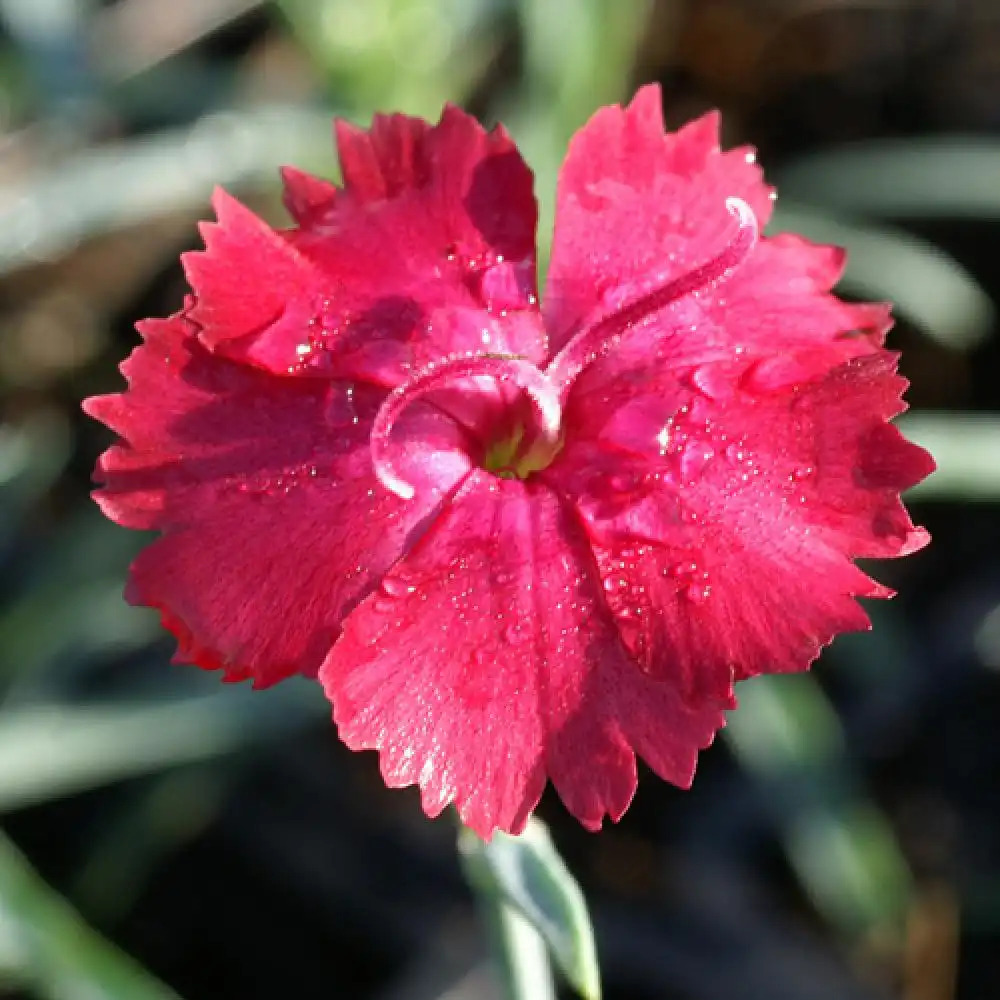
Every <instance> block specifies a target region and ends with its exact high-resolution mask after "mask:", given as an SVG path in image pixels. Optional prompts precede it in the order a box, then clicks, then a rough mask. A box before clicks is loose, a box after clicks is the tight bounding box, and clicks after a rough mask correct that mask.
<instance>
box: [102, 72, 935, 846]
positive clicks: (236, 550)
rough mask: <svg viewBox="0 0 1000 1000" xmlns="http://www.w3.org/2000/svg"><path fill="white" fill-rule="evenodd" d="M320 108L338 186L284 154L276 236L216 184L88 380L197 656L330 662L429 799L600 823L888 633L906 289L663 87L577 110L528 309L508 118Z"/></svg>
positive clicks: (351, 735)
mask: <svg viewBox="0 0 1000 1000" xmlns="http://www.w3.org/2000/svg"><path fill="white" fill-rule="evenodd" d="M336 131H337V143H338V147H339V152H340V161H341V167H342V170H343V187H341V188H337V187H334V185H332V184H330V183H328V182H327V181H324V180H320V179H318V178H315V177H312V176H309V175H307V174H304V173H302V172H299V171H297V170H292V169H288V170H286V171H285V172H284V183H285V203H286V205H287V208H288V210H289V212H290V213H291V215H292V216H293V218H294V220H295V223H296V224H295V226H294V227H293V228H291V229H288V230H284V231H275V230H273V229H271V228H270V227H268V226H267V225H266V224H265V223H264V222H262V221H261V220H260V219H259V218H257V217H256V216H255V215H253V214H252V213H251V212H250V211H249V210H248V209H246V208H245V207H243V206H242V205H241V204H239V203H238V202H237V201H235V200H234V199H233V198H231V197H230V196H229V195H227V194H225V193H224V192H221V191H220V192H218V193H217V194H216V196H215V200H214V207H215V211H216V214H217V217H218V221H217V222H215V223H213V224H207V225H205V226H204V229H203V236H204V240H205V244H206V249H205V251H204V252H198V253H191V254H188V255H186V256H185V258H184V267H185V270H186V273H187V277H188V280H189V282H190V285H191V288H192V294H191V295H190V296H189V297H188V299H187V301H186V303H185V305H184V307H183V309H182V310H181V311H180V312H179V313H177V314H176V315H174V316H172V317H170V318H168V319H162V320H147V321H145V322H144V323H141V324H140V325H139V330H140V332H141V334H142V337H143V339H144V343H143V345H142V346H140V347H138V348H137V349H136V350H135V352H134V353H133V354H132V356H131V357H130V358H129V359H128V360H127V361H126V362H125V363H124V365H123V366H122V371H123V373H124V374H125V376H126V377H127V379H128V383H129V385H128V389H127V391H125V392H123V393H121V394H119V395H112V396H103V397H98V398H95V399H91V400H89V401H88V403H87V404H86V407H87V411H88V412H89V413H91V414H92V415H94V416H95V417H97V418H99V419H100V420H102V421H104V422H105V423H106V424H108V425H109V426H110V427H111V428H112V429H113V430H114V431H116V432H117V433H118V434H119V435H120V437H121V439H122V440H121V442H120V443H118V444H116V445H115V446H114V447H112V448H111V449H110V450H109V451H107V452H106V453H105V454H104V455H103V456H102V457H101V459H100V461H99V464H98V470H97V476H98V479H99V481H100V482H101V483H102V486H101V488H100V489H99V490H98V491H97V492H96V498H97V502H98V503H99V504H100V505H101V507H102V509H103V510H104V511H105V513H106V514H107V515H108V516H109V517H111V518H112V519H113V520H115V521H117V522H118V523H119V524H122V525H125V526H127V527H130V528H143V529H150V528H151V529H156V530H158V531H160V532H161V533H162V537H161V538H159V539H158V540H157V541H156V542H154V543H153V544H152V545H150V546H149V547H148V548H147V549H145V550H144V551H143V552H142V553H141V554H140V556H139V557H138V559H137V560H136V561H135V563H134V565H133V566H132V570H131V576H130V580H129V583H128V588H127V597H128V599H129V600H130V601H132V602H134V603H136V604H143V605H149V606H152V607H155V608H158V609H159V610H160V612H161V614H162V617H163V621H164V624H165V625H166V626H167V627H168V628H169V629H170V630H171V631H173V632H174V634H175V635H176V636H177V638H178V640H179V646H178V652H177V657H176V658H177V659H179V660H181V661H187V662H193V663H196V664H198V665H200V666H202V667H205V668H210V669H219V670H222V671H223V672H224V676H225V678H226V679H227V680H243V679H247V678H250V679H252V680H253V682H254V683H255V684H256V685H258V686H261V687H263V686H266V685H269V684H272V683H274V682H276V681H278V680H281V679H282V678H284V677H287V676H289V675H292V674H305V675H308V676H318V677H319V680H320V681H321V682H322V685H323V687H324V689H325V691H326V693H327V695H328V696H329V698H330V700H331V702H332V703H333V708H334V718H335V721H336V724H337V727H338V730H339V734H340V736H341V738H342V739H343V740H344V741H345V742H346V743H347V744H348V746H350V747H352V748H354V749H361V748H375V749H377V750H378V752H379V754H380V760H381V768H382V773H383V775H384V777H385V780H386V782H387V784H389V785H391V786H394V787H395V786H403V785H408V784H413V783H416V784H418V785H419V786H420V790H421V794H422V799H423V806H424V809H425V810H426V811H427V813H428V814H430V815H436V814H437V813H439V812H440V811H441V810H442V809H443V808H444V807H445V806H446V805H447V804H448V803H451V802H453V803H454V804H455V805H456V807H457V809H458V812H459V814H460V815H461V818H462V819H463V821H464V822H465V823H466V824H467V825H469V826H470V827H472V828H473V829H474V830H476V831H477V832H479V833H480V834H483V835H487V836H488V835H489V834H490V833H491V831H493V830H494V829H496V828H500V829H503V830H508V831H513V832H517V831H518V830H520V829H521V828H522V827H523V825H524V823H525V822H526V820H527V817H528V816H529V814H530V813H531V811H532V809H533V808H534V807H535V805H536V804H537V802H538V799H539V797H540V796H541V794H542V791H543V789H544V787H545V784H546V781H547V780H551V782H552V783H553V785H554V786H555V789H556V791H557V792H558V793H559V795H560V797H561V798H562V800H563V802H564V803H565V804H566V806H567V807H568V808H569V810H570V811H571V812H572V813H574V814H575V815H576V816H577V817H578V818H579V820H580V821H581V822H582V823H583V824H584V825H585V826H586V827H588V828H591V829H596V828H598V827H599V826H600V825H601V822H602V820H603V817H604V816H605V815H609V816H610V817H611V818H612V819H618V818H619V817H620V816H621V815H622V813H623V812H624V811H625V809H626V808H627V806H628V804H629V802H630V800H631V798H632V795H633V793H634V791H635V787H636V756H637V755H638V756H639V757H641V758H643V759H644V760H645V761H646V762H647V764H649V766H650V767H651V768H652V769H653V770H654V771H655V772H656V773H657V774H658V775H660V776H661V777H662V778H664V779H666V780H667V781H670V782H673V783H674V784H676V785H679V786H687V785H688V784H689V783H690V782H691V779H692V777H693V773H694V767H695V759H696V756H697V752H698V750H699V749H702V748H704V747H706V746H708V744H709V743H711V741H712V739H713V736H714V734H715V732H716V731H717V730H718V728H719V727H720V726H721V725H722V724H723V720H724V715H723V712H724V710H726V709H729V708H732V707H734V706H735V700H734V695H733V685H734V682H735V681H739V680H742V679H744V678H747V677H751V676H754V675H756V674H761V673H768V672H781V671H798V670H804V669H805V668H806V667H807V666H808V665H809V664H810V662H811V661H812V660H813V659H814V658H815V657H816V655H817V654H818V652H819V650H820V648H821V647H822V646H823V645H824V644H826V643H828V642H829V641H830V640H831V639H832V637H833V636H834V635H835V634H837V633H839V632H841V631H845V630H854V629H862V628H865V627H867V625H868V620H867V618H866V616H865V614H864V612H863V611H862V609H861V608H860V606H859V605H858V603H857V602H856V600H855V598H856V597H858V596H861V597H885V596H888V594H889V592H888V591H887V590H886V589H885V588H883V587H882V586H880V585H879V584H877V583H875V582H873V581H872V580H871V579H870V578H869V577H868V576H866V575H865V574H864V573H863V572H862V571H861V570H860V569H858V568H857V567H856V566H855V565H854V563H853V562H852V560H853V559H854V558H855V557H859V556H863V557H871V556H876V557H888V556H899V555H904V554H906V553H909V552H913V551H914V550H915V549H918V548H920V547H921V546H922V545H924V544H925V542H926V541H927V535H926V533H925V532H924V531H922V530H921V529H919V528H915V527H914V526H913V524H912V523H911V521H910V519H909V517H908V516H907V514H906V512H905V510H904V508H903V506H902V504H901V502H900V499H899V493H900V491H901V490H903V489H905V488H906V487H909V486H911V485H913V484H914V483H916V482H918V481H919V480H920V479H922V478H923V477H924V476H926V475H927V474H928V472H929V471H930V470H931V469H932V462H931V460H930V458H929V456H928V455H927V454H926V453H925V452H924V451H922V450H921V449H920V448H918V447H916V446H914V445H913V444H910V443H908V442H907V441H905V440H904V439H903V438H902V437H901V435H900V434H899V433H898V431H897V430H896V429H895V428H894V427H893V426H891V425H890V424H889V422H888V421H889V418H891V417H892V416H894V415H895V414H897V413H899V412H900V411H901V410H902V409H903V404H902V402H901V393H902V390H903V388H904V387H905V382H904V380H903V379H902V378H901V377H899V376H898V375H897V374H896V373H895V366H896V356H895V355H893V354H890V353H888V352H886V351H885V350H883V349H882V346H881V345H882V342H883V339H884V335H885V333H886V331H887V330H888V328H889V326H890V322H891V321H890V316H889V309H888V307H887V306H885V305H881V304H848V303H845V302H842V301H840V300H838V299H837V298H835V297H834V296H833V295H832V294H831V293H830V289H831V288H832V286H833V285H834V283H835V282H836V280H837V278H838V276H839V275H840V273H841V270H842V266H843V259H844V255H843V253H842V251H840V250H838V249H835V248H832V247H826V246H817V245H814V244H811V243H808V242H806V241H805V240H803V239H800V238H798V237H795V236H790V235H781V236H776V237H774V238H765V237H762V236H761V235H760V229H761V228H762V227H763V226H764V225H765V224H766V223H767V221H768V217H769V215H770V213H771V207H772V198H773V195H772V191H771V189H770V188H769V187H767V186H766V185H765V184H764V182H763V180H762V177H761V173H760V171H759V169H758V167H757V166H756V165H755V162H754V156H753V154H752V152H751V151H750V150H748V149H746V148H743V149H735V150H732V151H730V152H725V153H724V152H721V151H720V148H719V140H718V117H717V115H715V114H709V115H706V116H705V117H703V118H700V119H699V120H697V121H695V122H693V123H692V124H690V125H688V126H686V127H685V128H683V129H681V130H680V131H679V132H677V133H676V134H664V127H663V121H662V116H661V109H660V95H659V91H658V90H657V89H656V88H655V87H647V88H645V89H643V90H641V91H640V92H639V93H638V95H637V96H636V98H635V99H634V101H633V102H632V103H631V104H630V105H629V107H628V108H626V109H624V110H623V109H622V108H620V107H609V108H604V109H603V110H601V111H599V112H598V113H597V114H596V115H595V116H594V117H593V118H592V119H591V121H590V122H589V123H588V124H587V125H586V126H585V127H584V128H583V129H582V130H581V131H580V132H579V134H578V135H577V136H576V137H575V138H574V140H573V142H572V144H571V147H570V150H569V154H568V156H567V159H566V162H565V164H564V166H563V169H562V173H561V176H560V179H559V187H558V200H557V212H556V230H555V237H554V242H553V247H552V256H551V267H550V268H549V273H548V283H547V286H546V290H545V295H544V297H543V299H542V303H541V304H539V302H538V299H537V296H536V280H535V256H534V230H535V223H536V206H535V201H534V197H533V194H532V176H531V173H530V171H529V170H528V168H527V167H526V166H525V164H524V162H523V161H522V159H521V157H520V155H519V154H518V152H517V149H516V148H515V146H514V144H513V143H512V142H511V140H510V138H509V137H508V135H507V134H506V133H505V132H504V130H503V129H502V128H497V129H495V130H494V131H492V132H489V133H487V132H486V131H484V129H483V128H482V127H481V126H480V125H479V124H478V123H477V122H476V121H475V120H474V119H472V118H471V117H469V116H468V115H466V114H464V113H463V112H462V111H460V110H458V109H457V108H454V107H448V108H446V109H445V111H444V113H443V116H442V118H441V121H440V122H439V123H438V124H437V125H429V124H427V123H426V122H423V121H421V120H419V119H415V118H409V117H405V116H402V115H392V116H378V117H376V118H375V121H374V123H373V125H372V127H371V130H370V131H363V130H360V129H358V128H355V127H354V126H351V125H347V124H344V123H342V122H341V123H338V124H337V127H336Z"/></svg>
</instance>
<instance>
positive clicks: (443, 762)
mask: <svg viewBox="0 0 1000 1000" xmlns="http://www.w3.org/2000/svg"><path fill="white" fill-rule="evenodd" d="M320 679H321V680H322V682H323V684H324V686H325V688H326V691H327V694H328V696H329V698H330V699H331V701H332V702H333V705H334V717H335V719H336V722H337V726H338V729H339V732H340V736H341V738H342V739H343V740H344V741H345V742H346V743H347V744H348V745H349V746H351V747H353V748H354V749H362V748H376V749H378V750H379V752H380V755H381V767H382V772H383V774H384V776H385V779H386V782H387V783H388V784H389V785H392V786H397V787H398V786H402V785H409V784H419V785H420V788H421V793H422V797H423V803H424V808H425V810H426V811H427V812H428V813H429V814H430V815H436V814H437V813H438V812H440V811H441V810H442V809H443V808H444V807H445V805H447V804H448V803H449V802H454V803H455V804H456V806H457V807H458V811H459V814H460V815H461V817H462V820H463V822H464V823H466V824H467V825H469V826H470V827H472V829H474V830H476V831H477V832H478V833H479V834H481V835H483V836H489V834H490V833H491V832H492V831H493V830H494V829H495V828H500V829H503V830H508V831H511V832H517V831H519V830H520V829H521V828H522V827H523V825H524V823H525V821H526V819H527V816H528V815H529V813H530V812H531V810H532V809H533V808H534V806H535V804H536V802H537V800H538V798H539V796H540V795H541V792H542V789H543V787H544V784H545V778H546V775H547V776H548V777H550V778H551V780H552V782H553V784H554V785H555V787H556V790H557V791H558V792H559V795H560V796H561V797H562V799H563V801H564V802H565V803H566V805H567V807H568V808H569V809H570V810H571V811H572V812H573V813H574V814H575V815H576V816H577V817H578V818H579V819H580V821H581V822H582V823H583V824H584V825H585V826H587V827H588V828H590V829H597V828H598V827H600V825H601V821H602V819H603V817H604V816H605V815H609V816H610V817H611V818H612V819H618V818H619V817H620V816H621V815H622V813H623V812H624V811H625V809H626V808H627V806H628V804H629V802H630V800H631V798H632V795H633V793H634V791H635V785H636V765H635V755H636V753H638V754H640V755H641V756H642V757H644V758H645V759H646V760H647V762H648V763H649V764H650V765H651V766H652V767H653V768H654V770H656V771H657V773H659V774H660V775H661V776H662V777H663V778H665V779H666V780H668V781H672V782H674V783H675V784H678V785H684V786H686V785H688V784H689V783H690V781H691V778H692V775H693V772H694V766H695V758H696V756H697V751H698V750H699V749H701V748H702V747H704V746H707V745H708V744H709V743H710V742H711V739H712V736H713V734H714V732H715V731H716V730H717V729H718V728H719V726H721V725H722V722H723V717H722V713H721V712H720V711H719V710H718V709H717V708H711V707H710V708H702V709H691V708H688V707H686V706H685V705H684V704H683V703H682V701H681V699H680V697H679V696H678V693H677V691H676V689H675V688H674V687H673V686H672V685H670V684H663V683H656V682H654V681H652V680H650V679H649V678H648V677H646V676H645V675H643V673H642V672H641V671H640V670H639V669H637V666H636V664H635V663H634V662H633V660H632V659H631V658H630V657H629V655H628V654H627V652H626V650H625V649H624V647H623V646H622V644H621V642H620V641H619V638H618V634H617V630H616V628H615V625H614V622H613V621H612V619H611V617H610V615H609V614H608V610H607V608H606V606H605V604H604V601H603V597H602V592H601V589H600V581H599V578H598V574H597V570H596V567H595V565H594V561H593V555H592V553H591V550H590V547H589V545H588V543H587V540H586V537H585V536H584V535H583V533H582V531H581V530H580V528H579V525H578V523H577V522H576V521H575V519H574V517H573V516H572V513H571V511H570V510H569V509H568V508H567V507H566V506H565V505H564V503H563V502H562V501H561V500H560V499H559V498H558V497H557V496H556V495H555V494H553V493H552V492H550V491H549V490H548V489H546V488H545V487H542V486H537V485H534V484H532V483H529V482H521V481H517V480H501V479H494V478H493V477H491V476H489V475H487V474H486V473H482V472H474V473H472V474H471V475H470V477H469V479H468V480H467V481H466V483H465V484H464V485H463V487H462V488H461V489H460V490H459V492H458V493H457V494H456V495H455V497H454V498H453V499H452V500H451V501H450V502H449V503H448V504H447V505H446V507H445V509H444V511H443V512H442V514H441V516H440V517H439V518H438V519H437V520H436V521H435V523H434V524H433V526H432V527H431V528H430V530H429V531H428V533H427V534H426V535H425V536H424V537H423V538H422V539H421V541H420V543H419V544H418V545H417V546H416V547H415V548H414V549H413V550H412V551H411V552H410V553H409V555H408V556H407V557H406V558H405V559H404V560H403V561H402V562H401V563H400V564H399V565H398V566H396V567H395V568H394V570H393V572H392V573H391V574H390V575H389V576H388V577H387V578H386V579H385V580H384V581H383V584H382V588H381V590H380V591H379V592H378V593H377V594H375V595H374V596H372V597H369V598H368V599H366V600H365V601H364V602H363V603H362V604H361V605H359V606H358V608H356V609H355V610H354V611H353V612H352V613H351V615H350V616H349V617H348V619H347V621H346V622H345V625H344V632H343V634H342V636H341V637H340V639H339V640H338V641H337V643H336V645H335V646H334V648H333V650H332V651H331V653H330V656H329V658H328V659H327V661H326V662H325V663H324V665H323V667H322V668H321V670H320Z"/></svg>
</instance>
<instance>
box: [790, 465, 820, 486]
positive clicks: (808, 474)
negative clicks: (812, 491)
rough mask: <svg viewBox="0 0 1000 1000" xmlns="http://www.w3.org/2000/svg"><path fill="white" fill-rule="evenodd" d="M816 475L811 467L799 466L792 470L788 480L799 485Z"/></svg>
mask: <svg viewBox="0 0 1000 1000" xmlns="http://www.w3.org/2000/svg"><path fill="white" fill-rule="evenodd" d="M815 473H816V470H815V469H814V468H813V466H811V465H799V466H796V468H794V469H792V472H791V474H790V475H789V477H788V478H789V479H790V480H791V481H792V482H795V483H801V482H803V481H804V480H806V479H811V478H812V477H813V476H814V475H815Z"/></svg>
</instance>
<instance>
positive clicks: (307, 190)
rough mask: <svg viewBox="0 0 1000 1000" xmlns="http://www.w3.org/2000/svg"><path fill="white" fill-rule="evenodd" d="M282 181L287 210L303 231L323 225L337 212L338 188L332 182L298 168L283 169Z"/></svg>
mask: <svg viewBox="0 0 1000 1000" xmlns="http://www.w3.org/2000/svg"><path fill="white" fill-rule="evenodd" d="M281 180H282V183H283V184H284V187H285V192H284V198H283V201H284V203H285V208H287V209H288V214H289V215H290V216H291V217H292V218H293V219H294V220H295V221H296V222H297V223H298V224H299V225H300V226H302V227H303V229H308V228H310V227H312V226H318V225H322V223H323V222H324V221H325V220H328V219H329V218H330V217H331V215H332V213H333V212H334V211H335V207H336V200H337V188H336V186H335V185H334V184H332V183H331V182H330V181H327V180H323V179H322V178H321V177H314V176H313V175H312V174H307V173H306V172H305V171H304V170H299V169H297V168H296V167H282V168H281Z"/></svg>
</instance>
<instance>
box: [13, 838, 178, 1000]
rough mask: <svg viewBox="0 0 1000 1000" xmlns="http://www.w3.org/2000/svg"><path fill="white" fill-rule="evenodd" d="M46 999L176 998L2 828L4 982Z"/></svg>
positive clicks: (113, 999)
mask: <svg viewBox="0 0 1000 1000" xmlns="http://www.w3.org/2000/svg"><path fill="white" fill-rule="evenodd" d="M2 979H8V980H10V981H12V982H14V983H17V984H18V985H19V986H20V987H22V988H24V989H27V990H28V991H29V992H30V993H31V994H32V995H33V996H38V997H42V998H45V1000H177V994H176V993H174V991H173V990H171V989H170V988H169V987H168V986H166V985H164V984H163V983H161V982H159V981H158V980H157V979H155V978H154V977H153V976H152V975H150V974H149V973H148V972H146V971H145V969H143V968H142V967H141V966H140V965H139V964H138V963H137V962H136V961H135V960H134V959H132V958H130V957H129V956H128V955H126V954H125V953H124V952H122V951H121V950H120V949H118V948H117V947H116V946H115V945H113V944H112V943H111V942H109V941H107V940H105V939H104V938H103V937H101V935H100V934H98V933H97V932H96V931H95V930H94V929H93V928H91V927H90V926H89V925H88V924H87V923H86V922H85V921H84V920H83V918H82V917H81V916H80V915H79V914H78V913H77V912H76V911H75V910H74V909H73V908H72V907H71V906H70V905H69V904H68V903H67V902H66V901H65V900H64V899H63V898H62V897H61V896H59V895H58V894H57V893H56V892H55V891H54V890H53V889H51V888H50V887H49V886H48V885H46V884H45V882H44V881H43V880H42V879H41V878H40V877H39V876H38V874H37V873H36V872H35V870H34V869H33V868H32V867H31V865H30V864H29V862H28V860H27V858H25V857H24V855H23V854H22V853H21V852H20V851H19V850H18V849H17V847H16V846H15V845H14V844H13V842H12V841H11V840H10V839H9V838H8V837H6V836H5V835H4V834H2V833H0V980H2Z"/></svg>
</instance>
